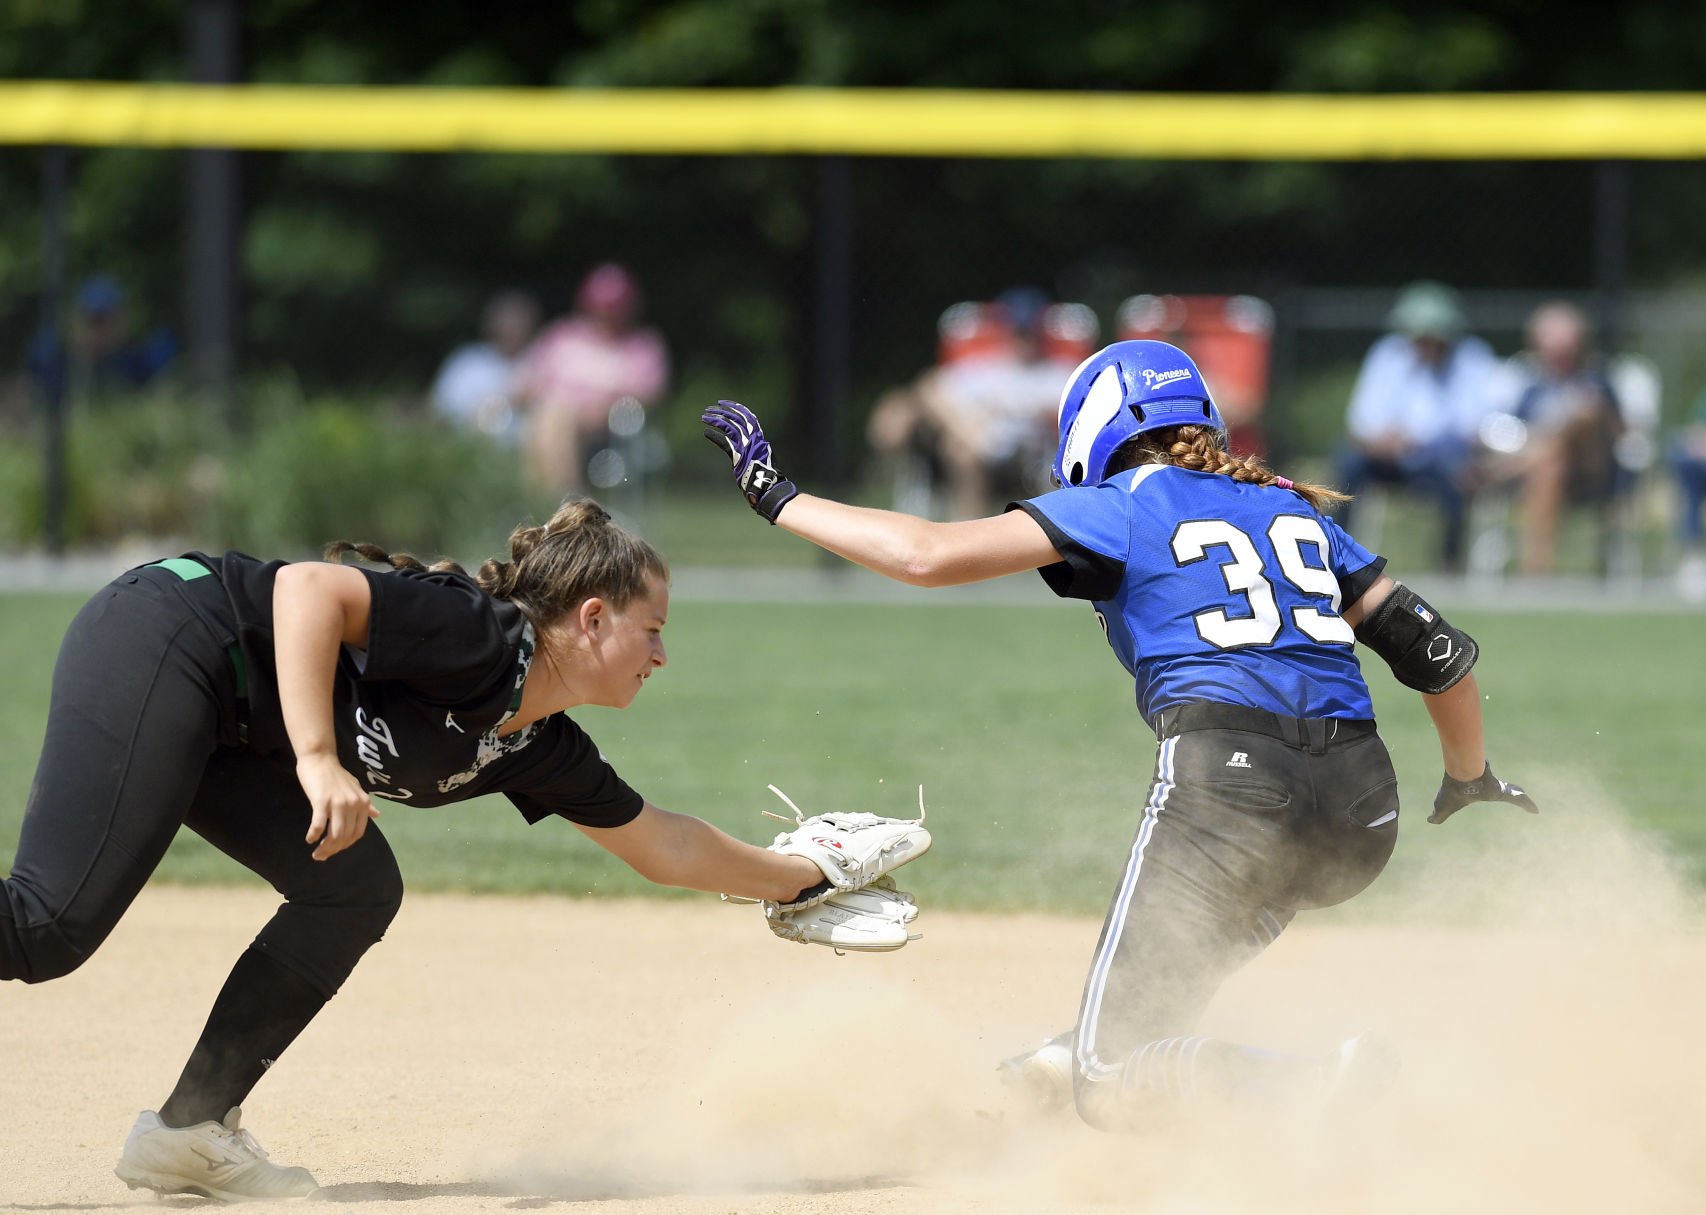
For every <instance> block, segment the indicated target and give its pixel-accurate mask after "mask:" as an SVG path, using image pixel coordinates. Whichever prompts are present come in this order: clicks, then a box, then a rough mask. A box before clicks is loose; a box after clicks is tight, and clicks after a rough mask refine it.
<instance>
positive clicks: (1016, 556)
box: [776, 494, 1060, 586]
mask: <svg viewBox="0 0 1706 1215" xmlns="http://www.w3.org/2000/svg"><path fill="white" fill-rule="evenodd" d="M776 525H777V526H778V527H781V528H784V529H786V530H788V531H790V532H793V533H794V534H795V535H796V536H799V537H801V538H803V539H806V540H810V541H811V542H812V543H813V544H816V545H817V546H818V547H820V548H824V549H828V550H829V551H830V552H832V553H834V554H836V555H837V556H840V557H845V558H846V559H847V560H849V561H852V562H855V563H856V564H859V565H862V566H864V567H865V568H866V569H868V570H873V571H875V572H876V573H879V574H882V575H883V576H884V577H887V578H893V579H895V580H896V581H897V582H906V583H910V584H911V585H913V586H957V585H960V584H962V583H966V582H982V581H984V580H986V579H990V578H999V577H1002V576H1003V575H1006V574H1017V573H1021V572H1022V571H1025V570H1032V569H1036V568H1037V567H1038V566H1042V565H1052V564H1053V563H1055V562H1056V561H1059V560H1060V554H1058V553H1057V552H1055V550H1054V546H1053V545H1052V544H1050V543H1049V540H1048V537H1047V536H1046V535H1045V534H1044V532H1043V530H1042V528H1041V527H1039V526H1038V525H1037V522H1036V520H1034V519H1032V518H1031V517H1030V516H1029V515H1026V514H1023V513H1021V512H1018V511H1013V512H1009V513H1008V514H1005V515H995V516H991V517H990V518H987V519H970V520H966V521H965V522H961V523H936V522H933V521H931V520H929V519H920V518H917V517H916V516H913V515H903V514H900V513H899V512H897V511H889V510H875V509H872V508H870V507H864V506H849V505H848V504H846V503H845V502H835V501H831V500H830V499H828V498H819V497H815V496H813V495H811V494H801V495H799V496H798V497H797V498H795V499H794V500H793V501H791V502H789V503H788V505H787V507H786V508H785V509H784V510H783V511H782V513H781V515H780V516H779V517H778V518H777V520H776Z"/></svg>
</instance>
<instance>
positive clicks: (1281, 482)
mask: <svg viewBox="0 0 1706 1215" xmlns="http://www.w3.org/2000/svg"><path fill="white" fill-rule="evenodd" d="M1274 484H1275V485H1277V486H1279V487H1280V488H1281V489H1291V488H1292V484H1291V482H1290V480H1288V479H1287V478H1285V477H1275V478H1274Z"/></svg>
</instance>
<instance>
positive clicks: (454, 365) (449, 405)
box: [431, 291, 539, 445]
mask: <svg viewBox="0 0 1706 1215" xmlns="http://www.w3.org/2000/svg"><path fill="white" fill-rule="evenodd" d="M538 327H539V302H538V301H537V300H535V299H534V298H533V297H532V296H531V295H529V294H527V293H526V292H525V291H500V292H499V293H498V294H496V295H494V296H492V298H491V299H490V300H489V301H487V303H486V307H485V310H484V312H483V313H482V314H481V318H480V332H481V334H482V335H483V339H482V340H481V341H478V342H468V343H466V344H465V345H462V346H458V347H457V348H456V349H455V350H453V351H451V352H450V355H449V357H447V358H446V359H445V360H444V365H443V366H441V367H440V368H439V370H438V375H437V377H436V378H435V379H434V380H433V382H432V392H431V400H432V408H433V412H435V413H437V414H438V415H439V416H440V417H442V418H444V419H445V420H446V421H448V422H450V423H451V424H452V425H453V426H456V427H457V428H458V429H461V430H471V431H478V432H479V433H481V434H486V435H490V436H492V437H493V438H495V439H499V440H502V441H503V442H505V443H509V444H512V445H513V444H514V443H516V442H518V441H519V439H520V435H521V424H520V415H519V414H518V413H517V412H516V409H515V406H514V397H515V374H516V369H517V368H518V367H519V366H520V363H521V355H522V352H523V351H524V350H526V349H527V343H528V342H529V341H531V340H532V338H533V332H534V330H535V329H537V328H538Z"/></svg>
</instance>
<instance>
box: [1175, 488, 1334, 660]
mask: <svg viewBox="0 0 1706 1215" xmlns="http://www.w3.org/2000/svg"><path fill="white" fill-rule="evenodd" d="M1263 539H1265V541H1266V545H1265V547H1266V548H1267V549H1268V550H1269V551H1270V552H1271V553H1272V558H1271V559H1264V557H1263V554H1262V548H1261V547H1258V545H1257V543H1256V540H1255V538H1253V537H1252V536H1251V535H1250V534H1249V533H1248V532H1246V531H1244V530H1243V529H1242V528H1239V527H1237V526H1236V525H1234V524H1232V523H1230V522H1228V521H1227V520H1225V519H1188V520H1186V521H1185V522H1183V523H1181V524H1179V526H1178V528H1177V529H1176V530H1175V531H1174V532H1173V539H1172V550H1173V559H1174V561H1176V562H1177V563H1178V564H1179V566H1180V567H1181V568H1184V567H1187V566H1192V565H1196V564H1197V563H1198V562H1202V561H1208V562H1212V563H1214V564H1216V565H1218V566H1219V567H1220V574H1221V577H1222V579H1223V580H1224V581H1225V584H1226V592H1227V599H1226V601H1225V602H1224V603H1222V604H1220V605H1217V606H1210V607H1205V608H1204V609H1203V610H1201V611H1199V612H1197V613H1195V614H1194V615H1193V616H1192V620H1193V621H1194V622H1195V624H1196V627H1197V633H1198V634H1199V635H1200V636H1201V637H1202V639H1203V640H1204V641H1206V642H1208V643H1209V644H1210V645H1212V646H1215V647H1216V648H1218V649H1223V650H1236V649H1244V648H1248V647H1251V646H1271V645H1274V644H1275V643H1276V642H1278V641H1280V640H1281V638H1280V634H1281V631H1282V630H1283V629H1284V628H1285V627H1286V626H1287V625H1288V624H1289V625H1290V626H1291V627H1292V628H1295V629H1296V630H1297V631H1298V632H1300V633H1302V634H1303V636H1305V637H1307V638H1308V639H1309V640H1311V641H1314V642H1318V643H1321V644H1324V645H1345V646H1349V645H1353V644H1354V643H1355V641H1356V637H1355V635H1354V634H1353V633H1352V631H1351V626H1350V625H1349V624H1347V623H1346V622H1345V621H1344V619H1343V618H1342V617H1341V616H1340V615H1339V600H1340V591H1339V580H1338V578H1337V577H1335V576H1334V574H1333V571H1332V570H1330V569H1329V568H1327V560H1326V559H1327V551H1328V549H1327V534H1326V532H1325V531H1324V530H1323V529H1322V527H1321V523H1320V521H1319V520H1318V519H1316V518H1314V517H1313V516H1310V515H1275V516H1274V517H1273V519H1272V521H1271V522H1270V523H1269V524H1268V527H1267V530H1266V533H1265V535H1264V537H1263ZM1306 548H1307V549H1309V550H1312V556H1313V558H1314V560H1313V561H1312V560H1310V559H1309V556H1306V555H1305V549H1306Z"/></svg>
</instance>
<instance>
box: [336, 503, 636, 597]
mask: <svg viewBox="0 0 1706 1215" xmlns="http://www.w3.org/2000/svg"><path fill="white" fill-rule="evenodd" d="M352 552H353V553H356V554H358V555H359V556H362V557H365V558H366V559H367V560H369V561H372V562H374V563H375V564H378V565H389V566H391V567H392V568H393V569H399V570H422V571H429V570H430V571H432V572H438V571H441V570H449V571H451V572H453V573H458V574H464V575H466V574H467V572H468V571H467V570H465V569H463V568H462V566H460V565H458V564H457V563H456V562H454V561H438V562H435V563H433V564H432V565H430V566H429V565H426V564H423V563H422V562H421V561H420V560H419V559H418V558H416V557H413V556H411V555H410V554H408V553H389V552H386V551H385V550H384V549H382V548H380V547H379V546H378V545H376V544H356V543H352V542H351V541H348V540H339V541H337V542H336V543H335V544H329V545H327V546H326V552H325V558H326V560H327V561H339V560H341V559H342V558H343V555H344V554H345V553H352ZM650 578H656V579H658V580H659V581H661V582H667V581H668V580H669V566H668V565H667V564H665V562H664V559H663V557H662V556H661V555H660V554H659V553H658V551H657V550H656V549H655V548H653V547H652V546H651V545H650V544H648V543H646V541H644V540H642V539H640V538H639V537H638V536H636V535H634V534H633V533H632V532H630V531H628V530H627V529H626V528H624V527H622V526H621V525H620V524H618V523H617V522H616V521H615V520H613V519H612V518H611V517H610V512H609V511H607V510H605V509H604V508H603V507H602V506H600V505H599V504H598V503H596V502H594V501H593V500H592V499H591V498H574V499H570V500H569V501H567V502H564V503H563V505H562V506H560V507H558V508H557V513H556V514H554V515H552V516H551V518H550V519H549V520H547V521H546V522H545V523H544V525H542V526H533V527H528V526H525V525H523V526H521V527H517V528H516V529H515V530H514V531H513V532H511V533H510V535H509V556H508V558H507V559H502V558H498V557H491V558H488V559H487V560H486V561H485V562H483V563H482V564H481V566H480V568H479V569H478V570H476V571H475V572H474V574H473V579H474V581H475V582H476V583H478V584H479V586H480V588H481V589H482V590H484V591H485V592H486V593H487V594H488V595H491V596H492V597H493V598H494V599H506V600H509V601H510V602H512V603H514V604H515V605H516V606H517V607H519V608H521V610H522V611H523V612H525V613H527V616H528V618H529V619H530V620H532V621H533V623H534V627H535V628H539V627H542V626H544V625H547V624H550V623H551V622H553V621H555V620H559V619H561V618H562V617H563V616H565V615H567V614H568V613H569V612H571V611H573V610H574V608H575V607H577V606H578V605H579V604H580V603H582V602H583V601H585V600H587V599H590V598H592V597H594V596H597V597H598V598H601V599H604V600H607V601H609V603H610V604H611V606H613V607H615V608H617V609H621V608H624V607H626V606H627V605H628V604H629V602H631V601H632V600H633V599H635V598H637V597H638V596H640V595H643V594H645V593H646V590H647V580H648V579H650Z"/></svg>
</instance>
